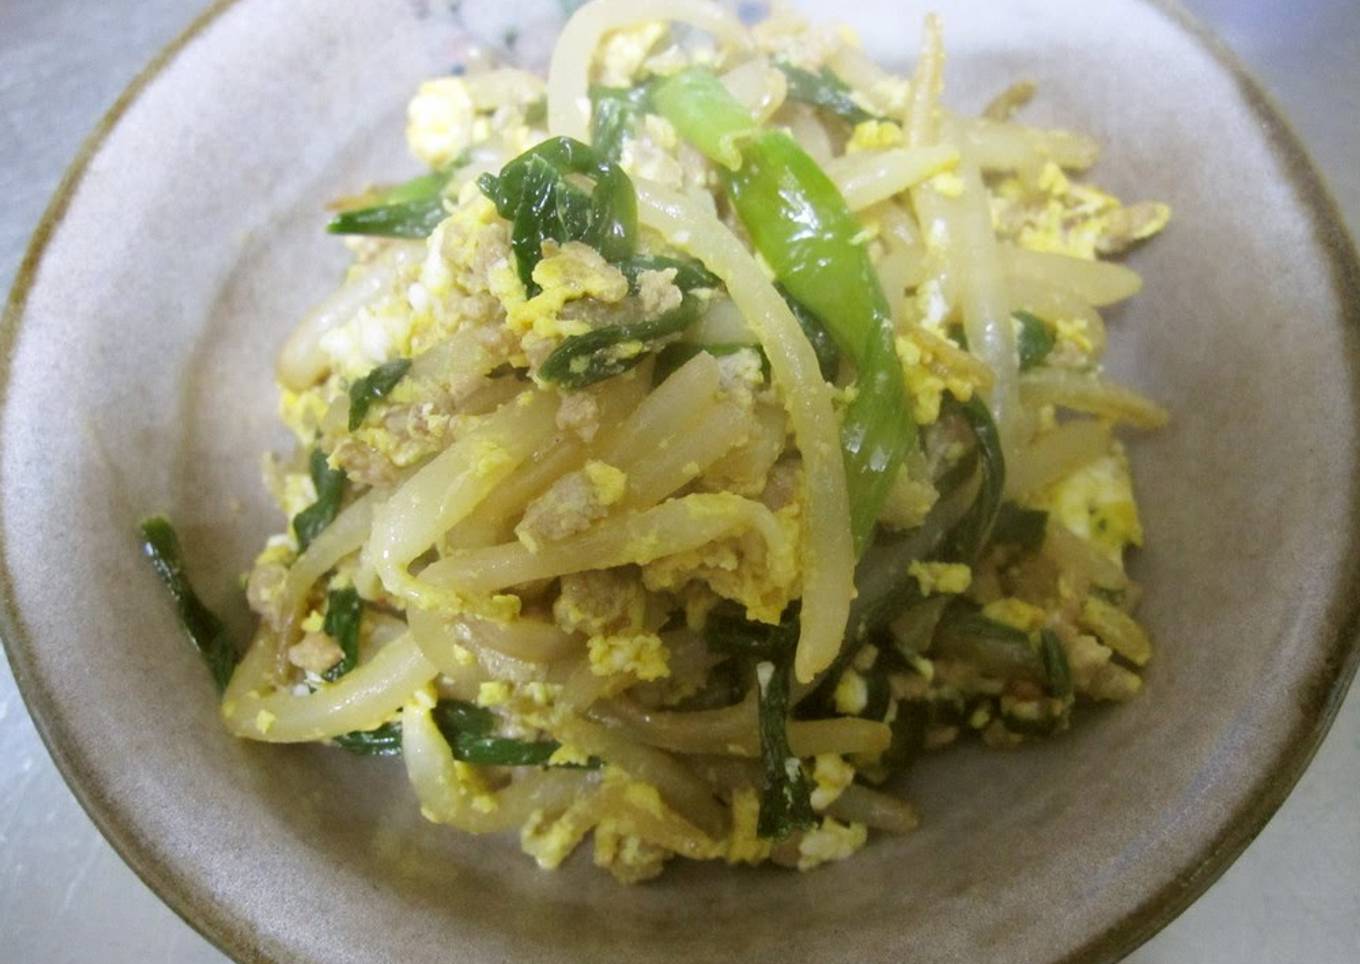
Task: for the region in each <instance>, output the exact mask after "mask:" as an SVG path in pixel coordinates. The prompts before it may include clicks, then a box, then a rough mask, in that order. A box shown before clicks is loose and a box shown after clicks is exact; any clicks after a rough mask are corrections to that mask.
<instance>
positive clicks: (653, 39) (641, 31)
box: [596, 20, 670, 87]
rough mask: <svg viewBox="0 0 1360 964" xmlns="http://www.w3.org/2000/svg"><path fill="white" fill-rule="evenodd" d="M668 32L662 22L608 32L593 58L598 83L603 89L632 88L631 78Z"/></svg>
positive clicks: (651, 22)
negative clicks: (597, 69) (595, 61)
mask: <svg viewBox="0 0 1360 964" xmlns="http://www.w3.org/2000/svg"><path fill="white" fill-rule="evenodd" d="M669 32H670V28H669V26H668V25H667V24H666V23H665V22H664V21H661V20H652V21H649V22H647V23H641V24H638V25H637V26H636V27H625V28H623V29H620V30H611V31H610V32H609V33H607V34H606V35H605V38H604V41H603V42H602V43H601V44H600V49H599V53H598V54H597V55H596V59H597V60H598V61H599V75H598V78H597V83H600V84H603V85H604V86H606V87H631V86H633V83H634V78H635V77H636V76H637V73H638V71H639V70H641V69H642V65H643V63H644V62H645V61H646V60H647V57H648V55H649V54H650V53H651V52H652V49H653V48H654V47H656V45H657V43H658V42H660V40H661V38H662V37H664V36H666V34H667V33H669Z"/></svg>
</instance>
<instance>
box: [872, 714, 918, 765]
mask: <svg viewBox="0 0 1360 964" xmlns="http://www.w3.org/2000/svg"><path fill="white" fill-rule="evenodd" d="M889 725H890V726H891V727H892V744H891V745H890V746H889V747H888V749H887V750H885V751H884V752H883V756H882V757H880V758H879V762H880V763H882V764H883V766H884V767H886V768H887V769H888V770H890V771H898V770H905V769H907V768H908V767H910V766H911V765H912V764H913V763H915V762H916V758H917V757H919V756H920V755H921V751H922V750H924V749H925V745H926V728H927V727H928V726H929V725H930V707H929V706H928V705H927V704H926V703H923V702H920V701H917V700H902V701H901V702H899V703H898V704H897V717H896V718H895V719H894V720H893V721H892V723H891V724H889Z"/></svg>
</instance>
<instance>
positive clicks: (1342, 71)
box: [0, 0, 1360, 964]
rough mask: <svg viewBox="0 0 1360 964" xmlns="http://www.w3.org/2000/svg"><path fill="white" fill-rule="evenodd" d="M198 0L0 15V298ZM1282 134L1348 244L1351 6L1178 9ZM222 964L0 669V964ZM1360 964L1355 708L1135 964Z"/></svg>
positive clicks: (1358, 55) (63, 1) (1356, 221)
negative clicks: (46, 209)
mask: <svg viewBox="0 0 1360 964" xmlns="http://www.w3.org/2000/svg"><path fill="white" fill-rule="evenodd" d="M204 6H206V3H205V2H204V0H192V2H186V0H104V2H99V3H95V2H88V0H0V198H4V204H3V205H0V291H4V290H7V289H8V287H9V284H10V282H11V281H12V279H13V277H14V273H15V271H16V270H17V268H18V264H19V260H20V258H21V257H22V255H23V251H24V247H25V246H26V244H27V240H28V236H29V234H30V232H31V231H32V230H33V227H34V225H35V224H36V223H37V220H38V218H39V216H40V215H41V213H42V209H43V206H44V205H45V204H46V203H47V200H48V198H49V196H50V195H51V193H52V191H53V189H54V188H55V187H56V184H57V181H58V179H59V178H60V176H61V173H62V171H63V170H64V169H65V167H66V165H67V163H68V162H69V160H70V158H71V157H72V156H73V155H74V154H75V152H76V150H77V148H78V147H79V145H80V143H81V141H82V140H83V138H84V137H85V135H86V134H87V133H88V132H89V130H90V129H91V128H93V127H94V125H95V123H96V121H97V120H98V118H99V117H100V115H101V114H102V113H103V112H104V110H105V109H106V108H107V107H108V106H109V105H110V104H111V103H112V102H113V100H114V98H115V97H116V96H117V95H118V93H119V92H120V91H121V90H122V88H123V87H124V86H125V85H126V84H127V83H128V81H129V80H131V78H132V76H133V75H134V74H135V73H136V72H137V71H138V70H139V69H140V68H141V67H142V65H143V64H144V63H145V62H146V61H147V60H149V59H150V58H151V57H152V55H153V54H154V53H155V52H156V51H157V50H158V49H159V48H160V47H161V46H163V45H164V44H165V43H166V42H167V41H169V40H170V39H171V38H172V37H173V36H175V34H177V33H178V32H179V31H180V29H181V28H182V27H183V26H184V25H186V24H187V23H188V22H189V21H190V20H191V19H192V17H193V16H194V15H195V14H196V13H197V12H198V11H199V10H200V9H202V7H204ZM1189 6H1190V7H1191V8H1192V9H1193V10H1194V11H1195V12H1196V13H1197V14H1199V15H1200V16H1201V17H1202V18H1203V19H1205V20H1206V21H1207V22H1208V23H1209V24H1210V25H1211V26H1213V27H1214V28H1215V29H1216V30H1217V31H1218V32H1219V33H1220V36H1222V37H1223V38H1224V39H1225V40H1226V41H1227V42H1228V44H1229V45H1230V46H1231V47H1233V48H1234V49H1235V50H1236V51H1237V52H1238V53H1239V54H1240V55H1241V56H1242V57H1243V58H1244V59H1245V60H1246V61H1247V62H1248V64H1249V65H1250V66H1251V67H1252V68H1253V69H1254V70H1255V71H1256V73H1257V75H1258V77H1260V78H1261V79H1262V80H1263V81H1264V82H1265V85H1266V86H1267V88H1268V89H1269V90H1270V91H1271V92H1272V93H1273V94H1274V95H1275V97H1276V98H1277V100H1278V101H1279V102H1280V103H1281V105H1282V106H1283V107H1284V109H1285V112H1286V114H1287V115H1288V116H1289V117H1290V118H1291V119H1292V121H1293V124H1294V126H1295V129H1296V131H1297V132H1298V133H1299V134H1300V135H1301V136H1302V138H1303V140H1304V142H1305V143H1306V145H1307V146H1308V148H1309V149H1310V151H1311V152H1312V153H1313V156H1314V158H1315V159H1316V160H1317V162H1318V164H1319V166H1320V167H1321V168H1322V170H1323V173H1324V175H1325V176H1326V177H1327V179H1328V181H1329V183H1330V185H1331V187H1332V190H1333V191H1334V193H1335V195H1336V197H1337V200H1338V201H1339V202H1340V204H1341V207H1342V210H1343V211H1344V213H1345V215H1346V219H1347V221H1348V223H1349V225H1350V229H1351V232H1352V234H1353V235H1356V234H1360V230H1357V229H1360V4H1356V3H1355V2H1354V0H1292V2H1289V0H1276V2H1273V3H1272V2H1268V0H1189ZM96 960H98V961H101V962H109V964H119V962H133V961H136V962H143V961H168V962H207V961H215V962H220V961H222V960H223V958H222V955H221V954H219V953H218V952H217V951H216V950H214V949H213V948H212V947H211V946H209V945H208V943H207V942H206V941H204V940H203V939H202V938H201V937H199V936H198V935H197V934H196V933H195V932H194V931H192V930H191V929H190V928H189V927H188V926H186V925H185V924H184V923H182V922H181V921H180V920H179V919H178V918H176V917H175V915H174V914H173V913H172V912H171V911H170V910H169V909H168V908H167V907H166V906H165V905H164V904H162V903H161V902H160V900H159V899H157V898H156V896H155V895H154V894H152V893H151V891H150V890H148V889H147V888H146V887H145V886H144V885H143V884H142V883H141V882H140V881H139V880H138V879H137V878H136V876H134V875H133V873H132V871H130V870H129V869H128V868H127V867H126V866H125V865H124V864H123V862H122V861H121V860H120V859H119V858H118V856H117V855H116V854H115V853H114V852H113V850H112V849H111V848H110V847H109V845H108V844H107V843H105V842H104V840H103V838H102V837H100V835H99V833H98V831H97V830H95V828H94V826H93V825H92V824H91V823H90V820H89V819H88V818H87V817H86V816H85V814H84V812H83V811H82V810H81V809H80V806H79V805H78V804H77V803H76V801H75V799H74V798H73V797H72V796H71V793H70V791H68V790H67V789H66V785H65V784H64V783H63V782H62V779H61V777H60V776H59V775H58V773H57V771H56V769H55V767H54V766H53V765H52V761H51V760H50V759H49V758H48V755H47V752H46V750H45V749H44V748H43V746H42V743H41V742H40V741H39V739H38V736H37V733H36V732H35V731H34V729H33V724H32V723H31V721H30V720H29V718H28V714H27V712H26V711H25V709H24V705H23V702H22V701H21V700H20V698H19V694H18V692H17V691H16V690H15V686H14V678H13V676H12V675H11V673H10V670H9V666H8V664H7V663H5V662H3V661H0V961H15V962H64V961H73V962H76V961H79V962H84V961H96ZM1129 960H1130V961H1132V962H1135V964H1169V962H1205V964H1215V962H1224V964H1227V962H1233V964H1254V962H1276V961H1308V962H1310V964H1332V962H1336V964H1343V962H1357V961H1360V695H1357V692H1356V691H1352V693H1351V696H1350V698H1349V699H1348V700H1347V702H1346V704H1345V706H1344V707H1343V708H1342V711H1341V715H1340V717H1339V718H1338V720H1337V722H1336V725H1335V727H1334V728H1333V730H1332V732H1331V734H1330V735H1329V736H1328V738H1327V740H1326V742H1325V743H1324V745H1323V747H1322V749H1321V751H1320V752H1319V753H1318V755H1317V758H1316V759H1315V760H1314V762H1313V764H1312V766H1311V767H1310V768H1309V769H1308V772H1307V773H1306V774H1305V775H1304V777H1303V780H1302V782H1301V783H1300V784H1299V786H1298V788H1297V789H1296V790H1295V791H1294V793H1293V795H1292V796H1290V798H1289V800H1288V801H1287V802H1286V803H1285V805H1284V807H1283V808H1282V809H1281V810H1280V812H1279V813H1278V814H1277V815H1276V816H1275V818H1274V819H1273V820H1271V822H1270V824H1269V825H1268V826H1267V827H1266V829H1265V831H1264V832H1263V833H1262V834H1261V835H1260V837H1259V838H1258V839H1257V840H1256V841H1255V842H1254V843H1253V844H1252V845H1251V847H1250V848H1249V849H1248V850H1247V852H1246V853H1245V854H1244V855H1243V856H1242V857H1241V859H1239V860H1238V861H1237V863H1236V864H1234V865H1233V866H1232V868H1230V869H1229V870H1228V872H1227V873H1226V874H1225V875H1224V876H1223V878H1222V879H1221V880H1220V881H1219V882H1218V883H1217V884H1215V885H1214V886H1213V887H1212V888H1211V889H1210V890H1209V892H1208V893H1206V894H1205V895H1204V896H1203V897H1201V898H1200V900H1199V901H1198V902H1197V903H1196V904H1195V905H1194V906H1193V907H1191V908H1190V910H1188V911H1187V912H1186V913H1185V914H1184V915H1182V916H1181V917H1180V918H1179V919H1178V920H1176V921H1175V922H1173V923H1172V924H1171V925H1170V926H1169V927H1168V928H1166V930H1165V931H1163V932H1162V933H1161V934H1160V935H1158V936H1157V937H1156V938H1154V939H1153V940H1152V941H1151V942H1150V943H1148V944H1147V945H1145V946H1144V947H1143V948H1142V949H1140V950H1139V951H1137V952H1136V953H1135V954H1134V955H1133V956H1132V957H1131V958H1130V959H1129Z"/></svg>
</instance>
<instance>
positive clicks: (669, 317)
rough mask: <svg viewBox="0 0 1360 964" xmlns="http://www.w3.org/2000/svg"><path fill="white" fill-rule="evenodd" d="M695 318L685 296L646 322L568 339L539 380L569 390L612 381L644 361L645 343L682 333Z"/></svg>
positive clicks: (695, 310) (541, 370)
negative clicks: (676, 303) (669, 308)
mask: <svg viewBox="0 0 1360 964" xmlns="http://www.w3.org/2000/svg"><path fill="white" fill-rule="evenodd" d="M698 317H699V302H698V301H696V300H695V299H694V298H690V297H688V296H686V297H685V298H684V299H683V300H682V301H681V302H680V304H679V305H677V306H676V307H674V308H672V309H671V310H670V311H668V312H665V313H664V314H662V315H659V316H657V317H656V318H653V319H651V320H650V321H640V322H638V323H636V324H632V325H606V326H605V327H603V328H596V329H595V330H594V331H588V332H586V333H585V334H583V335H572V336H571V337H570V338H567V339H566V340H564V341H563V342H562V344H560V345H558V346H557V347H556V348H555V349H553V352H552V354H551V355H549V356H548V357H547V358H546V359H545V360H544V362H543V364H542V365H540V366H539V369H538V374H539V377H540V378H542V379H543V380H544V381H549V382H554V383H556V384H558V385H561V386H562V387H563V388H569V389H578V388H585V387H586V386H587V385H593V384H595V383H596V382H599V381H603V380H604V379H606V378H613V377H614V376H615V375H619V374H622V373H623V372H626V371H628V369H630V368H632V367H633V366H635V365H637V364H638V363H639V362H641V361H642V360H643V359H644V358H646V357H647V347H648V343H649V342H652V341H655V340H656V339H658V338H665V337H666V336H667V335H674V334H678V333H679V332H682V331H684V330H685V329H686V328H688V327H689V326H690V325H692V324H694V322H695V320H696V319H697V318H698Z"/></svg>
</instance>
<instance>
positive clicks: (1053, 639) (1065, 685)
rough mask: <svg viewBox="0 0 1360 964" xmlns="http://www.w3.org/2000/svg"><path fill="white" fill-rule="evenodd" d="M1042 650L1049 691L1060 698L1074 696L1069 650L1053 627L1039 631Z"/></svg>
mask: <svg viewBox="0 0 1360 964" xmlns="http://www.w3.org/2000/svg"><path fill="white" fill-rule="evenodd" d="M1039 641H1040V643H1041V647H1040V652H1041V653H1042V654H1043V658H1044V676H1045V677H1046V678H1047V680H1048V691H1049V693H1050V694H1052V695H1053V696H1055V697H1057V698H1058V699H1060V700H1065V699H1069V698H1070V697H1071V696H1072V670H1071V668H1070V667H1069V666H1068V665H1067V651H1066V650H1064V649H1063V646H1062V641H1061V640H1060V639H1058V636H1057V634H1056V633H1054V632H1053V630H1051V629H1045V630H1042V631H1040V633H1039Z"/></svg>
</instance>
